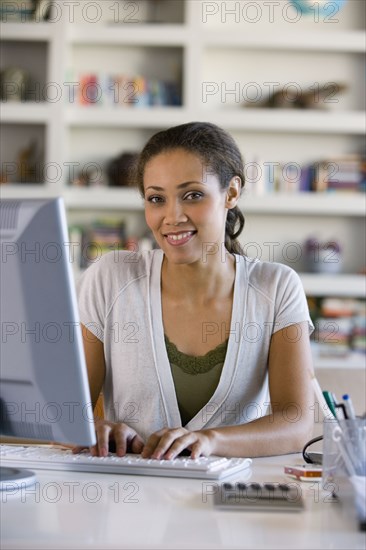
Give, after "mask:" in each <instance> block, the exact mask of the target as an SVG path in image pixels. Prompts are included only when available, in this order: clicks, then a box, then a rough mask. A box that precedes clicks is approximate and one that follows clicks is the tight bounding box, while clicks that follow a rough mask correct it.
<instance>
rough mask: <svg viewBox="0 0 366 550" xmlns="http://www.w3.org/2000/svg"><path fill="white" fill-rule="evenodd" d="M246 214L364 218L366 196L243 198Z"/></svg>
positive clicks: (282, 195)
mask: <svg viewBox="0 0 366 550" xmlns="http://www.w3.org/2000/svg"><path fill="white" fill-rule="evenodd" d="M240 207H241V209H242V210H243V212H244V214H246V213H248V214H250V213H257V214H287V215H290V216H291V215H298V214H300V215H304V216H347V217H364V216H365V212H366V193H353V192H349V193H347V192H344V193H343V192H341V191H339V192H334V193H333V192H329V193H293V194H291V193H268V194H267V195H249V194H248V195H245V191H244V195H243V196H242V197H241V199H240Z"/></svg>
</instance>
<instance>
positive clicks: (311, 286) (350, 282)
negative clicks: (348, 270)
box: [299, 273, 366, 298]
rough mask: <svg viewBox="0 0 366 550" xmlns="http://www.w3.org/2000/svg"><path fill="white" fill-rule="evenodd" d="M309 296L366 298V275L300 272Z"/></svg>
mask: <svg viewBox="0 0 366 550" xmlns="http://www.w3.org/2000/svg"><path fill="white" fill-rule="evenodd" d="M299 275H300V278H301V281H302V284H303V287H304V290H305V293H306V294H307V296H330V295H332V296H337V297H338V296H340V297H344V298H366V276H365V275H347V274H334V275H329V274H325V273H300V274H299Z"/></svg>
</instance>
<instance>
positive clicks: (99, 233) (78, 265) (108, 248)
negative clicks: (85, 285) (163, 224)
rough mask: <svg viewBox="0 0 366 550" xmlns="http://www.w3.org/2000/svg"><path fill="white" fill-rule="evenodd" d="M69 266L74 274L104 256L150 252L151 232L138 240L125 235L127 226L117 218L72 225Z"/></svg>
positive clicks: (132, 236)
mask: <svg viewBox="0 0 366 550" xmlns="http://www.w3.org/2000/svg"><path fill="white" fill-rule="evenodd" d="M69 238H70V242H71V243H72V251H73V256H72V262H73V269H74V272H75V274H78V273H79V272H80V270H83V269H85V268H87V267H88V266H89V265H90V264H92V263H94V262H97V261H98V260H100V258H101V257H102V256H103V255H104V254H106V253H107V252H115V253H117V252H118V251H119V250H130V251H131V252H137V251H142V250H152V249H153V248H154V246H155V241H154V239H153V237H152V235H151V233H150V232H147V233H145V234H143V235H142V236H141V237H140V238H138V237H137V236H135V235H128V234H127V228H126V223H125V221H124V220H123V219H119V218H109V217H108V218H103V219H97V220H95V221H93V222H91V223H90V224H87V225H71V226H70V227H69Z"/></svg>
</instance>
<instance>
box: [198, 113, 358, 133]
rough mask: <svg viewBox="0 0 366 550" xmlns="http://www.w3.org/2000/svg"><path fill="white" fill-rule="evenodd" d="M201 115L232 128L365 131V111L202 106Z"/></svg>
mask: <svg viewBox="0 0 366 550" xmlns="http://www.w3.org/2000/svg"><path fill="white" fill-rule="evenodd" d="M200 119H206V120H211V121H212V122H215V123H216V124H218V125H221V126H224V127H225V128H228V129H231V130H253V131H263V132H276V133H278V132H280V133H288V132H290V133H302V134H305V133H306V134H307V133H310V134H312V133H313V134H333V133H340V134H350V135H364V133H365V127H366V113H365V112H364V111H349V112H341V111H331V110H329V111H320V110H319V111H318V110H310V109H307V110H303V111H300V110H295V109H293V110H292V109H259V108H247V109H246V108H242V109H229V108H228V109H222V110H220V111H215V112H211V111H210V110H208V109H207V110H204V109H201V111H200Z"/></svg>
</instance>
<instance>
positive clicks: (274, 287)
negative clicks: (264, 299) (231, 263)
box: [239, 256, 301, 297]
mask: <svg viewBox="0 0 366 550" xmlns="http://www.w3.org/2000/svg"><path fill="white" fill-rule="evenodd" d="M241 258H242V260H239V261H242V262H243V263H244V266H245V270H244V271H245V272H246V276H247V281H248V284H249V285H250V286H252V287H253V288H255V289H257V290H258V291H260V292H262V293H263V294H265V295H267V296H268V297H273V296H274V294H276V293H277V292H278V291H281V290H283V289H284V288H286V287H288V286H289V285H290V286H292V287H294V288H295V287H301V281H300V278H299V276H298V274H297V273H296V271H295V270H294V269H293V268H292V267H290V266H288V265H286V264H282V263H279V262H270V261H264V260H259V259H253V258H249V257H247V256H242V257H241Z"/></svg>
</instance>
